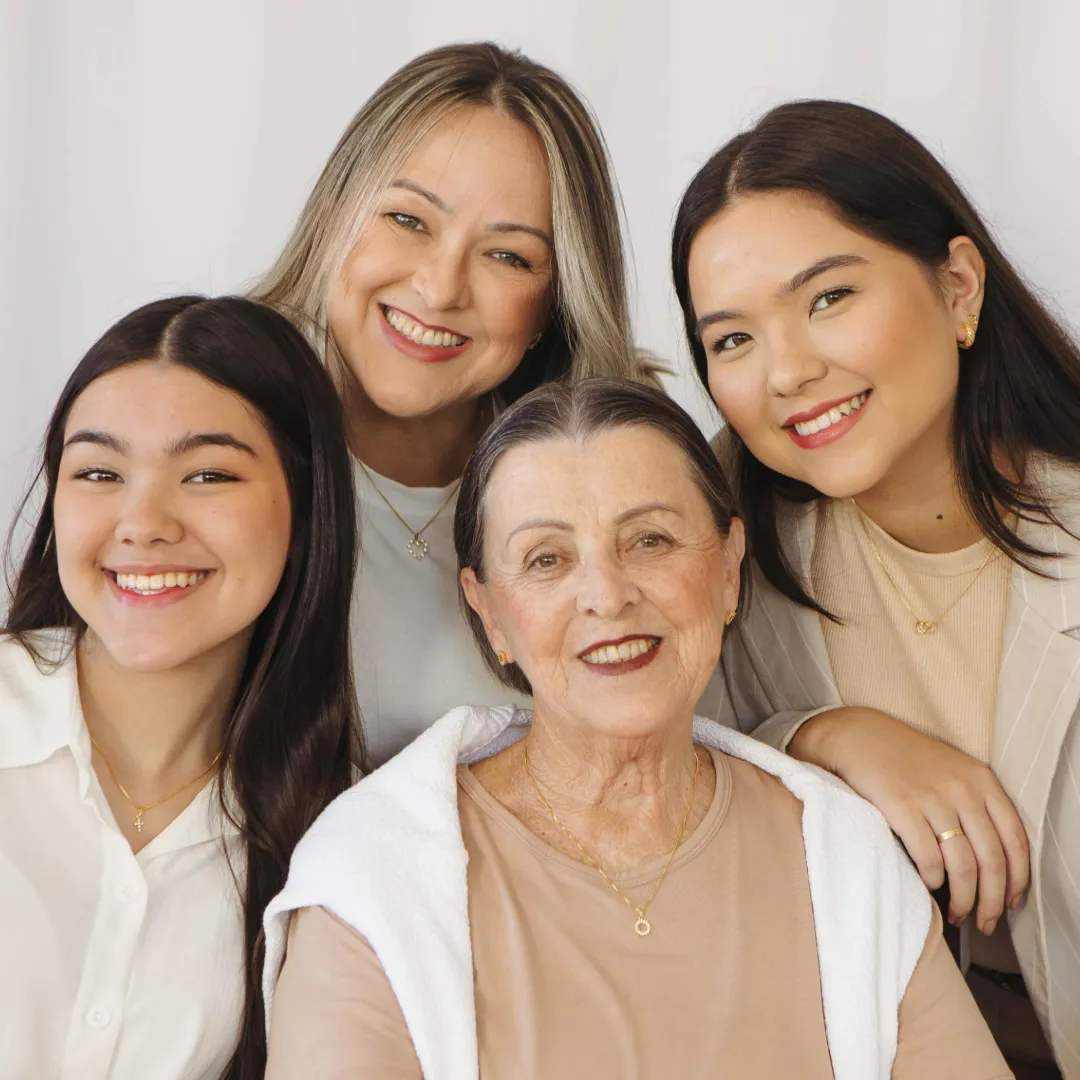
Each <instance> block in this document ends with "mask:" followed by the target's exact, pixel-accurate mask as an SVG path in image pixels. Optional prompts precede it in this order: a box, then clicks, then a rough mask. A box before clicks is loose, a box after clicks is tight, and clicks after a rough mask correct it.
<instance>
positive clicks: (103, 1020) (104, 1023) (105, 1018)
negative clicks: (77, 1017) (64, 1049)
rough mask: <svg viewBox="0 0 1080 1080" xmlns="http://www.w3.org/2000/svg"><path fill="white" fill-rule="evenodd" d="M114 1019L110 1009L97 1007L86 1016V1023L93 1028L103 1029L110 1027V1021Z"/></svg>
mask: <svg viewBox="0 0 1080 1080" xmlns="http://www.w3.org/2000/svg"><path fill="white" fill-rule="evenodd" d="M111 1019H112V1016H111V1014H110V1013H109V1010H108V1009H103V1008H101V1006H99V1005H98V1006H95V1007H94V1008H92V1009H91V1010H90V1011H89V1012H88V1013H87V1014H86V1022H87V1023H88V1024H89V1025H90V1026H91V1027H93V1028H103V1027H108V1026H109V1021H110V1020H111Z"/></svg>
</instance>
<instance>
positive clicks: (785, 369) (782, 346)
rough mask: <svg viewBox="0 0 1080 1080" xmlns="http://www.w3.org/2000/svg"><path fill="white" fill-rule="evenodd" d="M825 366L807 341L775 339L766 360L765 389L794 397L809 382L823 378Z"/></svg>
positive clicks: (827, 367) (774, 395) (826, 366)
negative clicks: (777, 340)
mask: <svg viewBox="0 0 1080 1080" xmlns="http://www.w3.org/2000/svg"><path fill="white" fill-rule="evenodd" d="M828 370H829V365H828V364H827V363H826V362H825V360H824V359H823V358H822V357H821V356H820V355H819V354H818V353H817V352H815V351H814V349H813V347H812V346H811V344H810V343H809V342H807V341H792V340H790V339H787V340H785V341H782V342H779V343H778V344H777V346H776V348H775V350H774V352H773V356H772V360H771V363H770V364H769V373H768V389H769V393H770V394H771V395H772V396H773V397H797V396H798V395H799V394H801V393H802V392H803V391H804V390H805V389H806V387H807V385H808V384H809V383H812V382H816V381H817V380H818V379H821V378H824V377H825V374H826V373H827V372H828Z"/></svg>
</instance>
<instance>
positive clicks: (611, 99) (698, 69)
mask: <svg viewBox="0 0 1080 1080" xmlns="http://www.w3.org/2000/svg"><path fill="white" fill-rule="evenodd" d="M479 38H490V39H493V40H495V41H498V42H500V43H502V44H504V45H511V46H517V47H520V48H522V49H523V50H524V51H526V52H527V53H529V54H530V55H531V56H533V57H535V58H536V59H539V60H542V61H544V62H546V63H548V64H550V65H552V66H553V67H555V68H556V69H557V70H558V71H560V72H561V73H562V74H563V75H565V76H566V77H567V78H569V79H570V81H571V82H572V83H573V84H574V85H575V86H576V87H578V89H579V90H581V91H582V92H583V93H584V95H585V96H586V97H587V98H588V100H589V101H590V102H591V104H592V105H593V107H594V109H595V110H596V112H597V114H598V116H599V118H600V121H601V124H602V126H603V129H604V132H605V135H606V137H607V140H608V143H609V145H610V148H611V152H612V156H613V158H614V162H615V168H616V172H617V175H618V178H619V182H620V186H621V189H622V194H623V198H624V201H625V206H626V219H627V225H628V234H629V240H630V243H631V246H632V250H633V256H634V266H635V273H636V289H635V291H636V317H637V337H638V340H639V342H640V343H641V344H642V345H645V346H647V347H649V348H651V349H653V350H654V351H656V352H657V353H659V354H660V355H661V356H662V357H666V358H668V359H669V360H670V361H671V362H673V363H675V364H677V365H678V367H679V369H680V375H679V376H678V377H677V378H676V380H675V384H674V388H673V389H674V392H675V394H676V395H677V397H678V398H679V400H681V401H682V402H683V403H684V404H686V405H687V406H688V407H690V408H691V410H692V411H693V412H694V413H695V415H696V416H697V417H698V418H699V420H700V421H701V422H702V423H703V424H704V425H705V426H707V427H712V426H713V425H714V424H715V421H714V419H713V417H712V416H711V415H710V410H709V409H708V406H707V404H706V402H705V401H704V400H703V395H702V394H701V393H700V392H699V391H698V389H697V387H696V385H695V384H694V382H693V381H692V379H691V378H690V377H688V375H687V374H686V372H687V362H686V356H685V349H684V347H683V345H682V342H681V341H680V338H679V332H678V319H677V312H676V309H675V305H674V298H673V295H672V291H671V286H670V283H669V276H668V269H667V258H668V255H667V248H668V235H669V229H670V226H671V221H672V217H673V213H674V209H675V205H676V203H677V201H678V198H679V195H680V193H681V191H682V189H683V187H684V186H685V185H686V183H687V182H688V180H689V179H690V177H691V175H692V174H693V172H694V171H695V169H696V168H697V167H698V166H699V165H700V164H701V163H702V162H703V161H704V160H705V158H706V157H707V156H708V155H709V153H710V152H711V151H712V150H713V149H714V148H715V147H717V146H718V145H719V144H720V143H721V142H722V141H723V140H725V139H726V138H727V137H729V136H730V135H731V134H733V133H734V132H735V131H736V130H738V129H739V128H741V127H743V126H746V125H747V124H748V123H750V122H751V121H752V120H753V119H754V118H755V117H756V116H757V115H759V114H760V113H761V112H762V111H764V110H765V109H766V108H768V107H769V106H770V105H772V104H774V103H776V102H779V101H782V100H785V99H788V98H792V97H808V96H828V97H842V98H847V99H850V100H855V101H859V102H862V103H864V104H868V105H871V106H873V107H875V108H879V109H881V110H882V111H884V112H886V113H887V114H889V115H890V116H892V117H893V118H895V119H896V120H898V121H900V122H901V123H902V124H904V125H906V126H907V127H909V128H910V129H911V130H913V131H914V132H915V133H916V134H917V135H919V136H920V137H921V138H923V139H924V140H925V141H926V142H927V143H928V144H929V145H930V146H931V148H932V149H933V150H935V151H936V152H937V153H939V154H940V155H941V156H942V157H943V158H944V160H945V161H946V163H947V164H948V165H949V166H950V167H951V168H952V169H953V170H954V171H955V173H956V174H957V175H958V176H959V178H960V179H961V181H962V182H963V183H964V184H965V186H966V187H967V188H968V190H969V191H970V192H971V193H972V195H973V196H974V198H975V201H976V202H977V204H978V205H979V206H980V207H981V208H982V209H983V210H984V211H985V212H986V214H987V216H988V217H989V219H990V220H991V222H992V223H993V224H994V225H995V226H996V228H997V230H998V232H999V235H1000V236H1001V238H1002V240H1003V242H1004V245H1005V248H1006V250H1007V251H1009V252H1010V253H1012V255H1013V256H1014V257H1015V258H1016V259H1017V261H1018V263H1019V265H1020V266H1021V267H1022V269H1023V270H1024V271H1025V272H1027V274H1028V275H1029V276H1030V277H1031V278H1032V279H1033V280H1034V281H1035V282H1036V283H1037V284H1038V285H1039V286H1040V287H1041V288H1042V289H1043V290H1044V291H1045V293H1046V294H1047V295H1048V297H1049V298H1050V299H1051V300H1052V302H1053V303H1054V304H1055V305H1056V306H1057V308H1058V310H1059V311H1060V312H1061V313H1063V314H1064V316H1065V318H1066V319H1068V320H1069V321H1070V322H1071V323H1072V325H1073V326H1074V327H1080V261H1078V259H1077V252H1078V251H1080V209H1078V207H1077V192H1080V122H1078V120H1077V115H1076V114H1077V109H1078V106H1080V65H1078V62H1077V58H1076V49H1075V43H1076V41H1077V39H1078V38H1080V4H1076V3H1074V2H1073V0H1025V2H1024V3H1021V2H1020V0H740V2H731V0H622V2H620V0H577V2H574V0H544V2H539V0H533V2H520V0H383V2H380V0H309V2H303V0H184V2H183V3H173V2H167V0H0V463H2V466H3V467H2V468H0V519H4V520H6V519H7V518H8V516H9V514H10V511H11V509H12V508H13V506H14V503H15V500H16V497H17V495H18V494H19V492H20V491H21V490H22V489H23V487H24V485H25V483H26V480H27V478H28V471H29V469H30V466H31V464H32V462H33V460H34V453H35V449H36V446H37V443H38V441H39V439H40V436H41V433H42V431H43V428H44V424H45V421H46V418H47V416H48V413H49V409H50V408H51V405H52V403H53V400H54V398H55V396H56V394H57V393H58V391H59V389H60V387H61V386H62V384H63V381H64V379H65V377H66V375H67V373H68V372H69V371H70V369H71V368H72V367H73V366H74V364H75V363H76V361H77V360H78V358H79V357H80V356H81V355H82V353H83V352H84V351H85V349H86V348H87V346H88V345H89V344H90V343H91V342H92V341H93V340H94V338H96V337H97V335H98V334H100V333H101V331H102V330H104V329H105V327H106V326H108V325H109V324H110V323H111V322H112V321H114V320H115V319H116V318H118V317H119V316H120V315H122V314H124V313H125V312H126V311H128V310H129V309H131V308H133V307H135V306H136V305H138V304H140V303H143V302H144V301H147V300H150V299H152V298H154V297H158V296H162V295H166V294H168V293H172V292H178V291H190V290H195V291H201V292H212V293H213V292H225V291H231V290H236V289H238V288H240V287H241V286H242V285H243V284H244V283H245V282H246V281H249V280H251V279H252V278H254V277H255V276H257V275H258V274H259V272H260V271H261V270H262V269H264V268H265V267H266V266H267V265H268V264H269V262H270V261H271V259H272V257H273V256H274V254H275V253H276V251H277V249H278V248H279V246H280V245H281V243H282V242H283V240H284V238H285V236H286V233H287V231H288V229H289V227H290V225H291V223H292V221H293V220H294V218H295V216H296V214H297V213H298V211H299V209H300V207H301V205H302V203H303V201H304V199H305V197H306V195H307V193H308V191H309V189H310V187H311V185H312V183H313V181H314V179H315V177H316V176H317V174H318V172H319V170H320V169H321V167H322V165H323V162H324V161H325V159H326V157H327V155H328V153H329V151H330V149H331V148H332V146H333V145H334V143H335V142H336V140H337V138H338V135H339V134H340V132H341V130H342V128H343V127H344V126H345V124H346V122H347V121H348V119H349V118H350V117H351V116H352V114H353V113H354V112H355V111H356V109H357V108H358V107H359V105H360V104H361V102H362V101H363V100H364V99H365V98H366V97H367V96H368V94H369V93H370V92H371V91H372V90H373V89H374V88H375V87H376V86H377V85H378V84H379V83H380V82H381V81H382V80H383V79H384V78H385V77H386V76H387V75H389V74H390V72H392V71H393V70H394V69H395V68H397V67H399V66H400V65H401V64H402V63H403V62H405V61H406V60H407V59H408V58H409V57H411V56H413V55H415V54H416V53H419V52H421V51H423V50H425V49H427V48H430V47H432V46H434V45H437V44H442V43H446V42H450V41H464V40H474V39H479Z"/></svg>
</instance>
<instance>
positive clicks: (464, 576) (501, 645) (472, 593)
mask: <svg viewBox="0 0 1080 1080" xmlns="http://www.w3.org/2000/svg"><path fill="white" fill-rule="evenodd" d="M460 580H461V591H462V592H463V593H464V594H465V599H466V601H468V604H469V607H471V608H472V609H473V611H475V612H476V614H477V615H479V616H480V621H481V622H482V623H483V624H484V633H485V634H486V635H487V639H488V644H489V645H490V646H491V649H492V652H494V653H495V654H496V655H499V656H505V657H506V658H507V660H506V661H505V662H506V663H509V662H510V661H511V660H513V656H512V654H511V653H510V648H509V646H508V644H507V642H506V638H505V637H503V634H502V631H501V630H500V629H499V624H498V621H497V620H496V618H495V612H494V611H493V610H492V606H491V597H490V596H489V595H488V590H487V586H486V585H485V584H484V583H483V582H482V581H480V580H479V579H478V578H477V576H476V571H475V570H473V568H472V567H471V566H466V567H465V569H464V570H462V571H461V577H460Z"/></svg>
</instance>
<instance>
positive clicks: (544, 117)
mask: <svg viewBox="0 0 1080 1080" xmlns="http://www.w3.org/2000/svg"><path fill="white" fill-rule="evenodd" d="M468 106H485V107H488V108H493V109H498V110H499V111H500V112H503V113H506V114H507V115H508V116H512V117H513V118H514V119H516V120H518V121H520V122H521V123H522V124H524V125H525V126H526V127H527V128H528V129H529V130H530V131H531V132H532V133H533V134H534V135H535V136H536V137H537V139H538V140H539V142H540V144H541V145H542V146H543V148H544V152H545V155H546V157H547V166H548V173H549V177H550V181H551V202H552V222H553V227H554V240H555V284H554V289H555V295H554V308H553V318H552V321H551V324H550V326H549V327H548V328H547V329H546V330H545V331H544V334H543V337H542V338H541V339H540V341H539V342H538V343H537V344H536V346H535V347H533V348H531V349H529V351H528V352H527V353H526V354H525V358H524V360H523V361H522V363H521V364H520V365H519V366H518V368H517V369H516V370H515V371H514V373H513V374H511V375H510V377H509V378H508V379H507V380H506V381H505V382H504V383H503V385H502V387H500V396H501V397H502V398H503V400H504V401H513V400H515V399H516V398H518V397H520V396H521V395H522V394H524V393H526V392H527V391H529V390H531V389H532V388H533V387H534V386H539V385H540V384H541V383H544V382H547V381H549V380H551V379H556V378H560V377H562V376H564V375H570V376H571V377H572V378H585V377H587V376H590V375H612V376H624V377H633V376H637V375H641V374H642V373H643V372H646V371H648V370H649V367H650V365H649V362H648V361H647V360H646V359H645V358H640V359H639V357H638V356H637V355H636V354H635V351H634V347H633V342H632V339H631V333H630V305H629V300H628V297H627V288H626V262H625V258H624V254H623V244H622V233H621V228H620V215H619V205H620V204H619V198H618V195H617V193H616V188H615V182H614V179H613V176H612V171H611V167H610V165H609V162H608V154H607V148H606V147H605V145H604V141H603V138H602V136H601V134H600V128H599V126H598V125H597V123H596V121H595V119H594V118H593V116H592V114H591V112H590V111H589V108H588V106H587V105H586V104H585V103H584V101H583V100H582V99H581V98H580V97H579V96H578V95H577V94H576V93H575V92H574V90H573V89H571V87H570V86H569V85H568V84H567V83H566V81H565V80H564V79H562V78H561V77H560V76H559V75H557V74H556V73H555V72H554V71H552V70H551V69H550V68H547V67H544V66H543V65H542V64H538V63H536V62H535V61H533V60H530V59H529V58H528V57H526V56H523V55H522V54H521V53H519V52H508V51H507V50H505V49H502V48H500V47H499V46H498V45H494V44H492V43H490V42H478V43H470V44H463V45H447V46H444V47H442V48H438V49H432V50H431V51H430V52H426V53H423V54H422V55H421V56H418V57H416V58H415V59H413V60H410V61H409V63H407V64H406V65H405V66H404V67H403V68H401V69H400V70H398V71H396V72H395V73H394V74H393V75H391V76H390V78H389V79H387V80H386V82H384V83H383V84H382V86H380V87H379V88H378V90H376V91H375V93H374V94H373V95H372V96H371V98H369V99H368V101H367V102H366V103H365V104H364V105H363V106H362V107H361V109H360V111H359V112H358V113H357V114H356V116H355V117H353V119H352V121H351V122H350V123H349V126H348V127H347V128H346V129H345V132H344V134H343V135H342V136H341V139H340V141H339V142H338V144H337V146H336V147H335V148H334V151H333V153H332V154H331V155H330V160H329V161H327V163H326V166H325V168H324V169H323V171H322V175H321V176H320V177H319V179H318V181H317V182H316V184H315V188H314V190H313V191H312V193H311V196H310V198H309V199H308V201H307V205H306V206H305V207H304V210H303V212H302V213H301V215H300V219H299V221H298V222H297V224H296V226H295V228H294V230H293V234H292V236H291V237H290V238H289V241H288V243H287V244H286V245H285V250H284V251H283V252H282V254H281V256H280V257H279V258H278V260H277V262H276V263H275V264H274V266H273V267H272V268H271V269H270V271H269V272H268V273H267V274H266V276H265V278H264V279H263V280H262V281H261V282H259V283H258V284H257V285H256V286H255V288H254V289H253V291H252V294H251V295H252V296H253V297H254V298H255V299H257V300H262V301H263V302H264V303H267V304H270V305H272V306H273V307H276V308H277V309H278V310H280V311H283V312H284V313H285V314H286V315H288V316H289V317H290V318H292V319H293V320H295V321H296V322H297V325H299V326H300V327H301V328H302V329H304V331H305V332H306V333H307V334H308V335H309V337H310V339H311V341H312V344H313V345H315V347H316V349H317V351H319V352H320V354H321V355H322V356H323V359H324V360H325V361H327V362H331V363H332V364H333V365H334V366H335V374H337V375H339V374H340V372H339V371H337V370H336V368H337V365H339V364H340V358H339V357H337V355H336V353H335V347H334V342H333V337H332V334H331V331H330V327H329V326H328V324H327V314H326V298H327V294H328V292H329V290H330V285H331V282H332V281H333V279H334V276H335V275H336V274H337V273H338V272H339V271H340V269H341V266H342V264H343V263H344V261H345V258H346V256H347V255H348V254H349V252H350V251H351V250H352V247H353V245H354V244H355V243H356V240H357V237H358V236H359V235H360V233H361V231H362V230H363V229H364V228H365V226H366V225H367V224H368V222H369V221H370V219H371V214H372V210H373V208H374V205H375V202H376V200H377V199H378V198H379V197H380V195H381V194H382V192H383V191H384V190H385V189H386V187H387V186H388V185H389V183H390V182H391V181H392V180H393V179H394V175H395V172H396V171H397V170H398V169H399V168H400V167H401V165H402V164H403V163H404V161H405V159H406V158H407V157H408V156H409V154H410V153H411V152H412V151H413V149H415V147H416V146H417V145H418V144H419V143H420V141H421V140H422V139H423V138H424V136H425V135H427V134H428V133H429V132H430V131H431V130H432V129H433V128H434V127H436V126H437V125H438V124H439V122H440V121H442V120H444V119H445V118H446V117H447V116H449V115H450V114H451V113H453V112H454V111H455V110H457V109H460V108H463V107H468Z"/></svg>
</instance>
